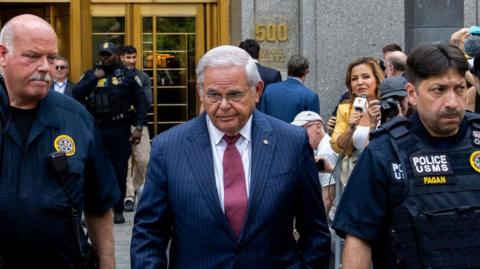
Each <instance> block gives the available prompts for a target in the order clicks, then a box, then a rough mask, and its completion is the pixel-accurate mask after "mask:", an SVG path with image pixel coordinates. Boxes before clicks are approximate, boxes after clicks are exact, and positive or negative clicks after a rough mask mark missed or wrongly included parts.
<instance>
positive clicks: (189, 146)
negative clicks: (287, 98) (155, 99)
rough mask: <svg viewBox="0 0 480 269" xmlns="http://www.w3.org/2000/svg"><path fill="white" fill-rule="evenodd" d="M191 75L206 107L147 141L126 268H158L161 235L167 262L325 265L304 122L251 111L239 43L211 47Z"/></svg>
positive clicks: (253, 73)
mask: <svg viewBox="0 0 480 269" xmlns="http://www.w3.org/2000/svg"><path fill="white" fill-rule="evenodd" d="M197 78H198V80H197V85H198V93H199V95H200V99H201V101H202V104H203V106H204V108H205V111H206V113H203V114H201V115H200V116H199V117H197V118H194V119H192V120H190V121H188V122H186V123H185V124H182V125H179V126H177V127H175V128H172V129H170V130H168V131H166V132H164V133H162V134H161V135H160V136H158V137H156V138H155V139H154V141H153V144H152V153H151V158H150V163H149V167H148V171H147V178H146V182H145V188H144V193H143V194H142V197H141V199H140V203H139V206H138V209H137V212H136V215H135V226H134V229H133V238H132V247H131V258H132V259H131V260H132V268H134V269H140V268H142V269H143V268H166V266H167V257H166V250H167V246H168V244H169V241H170V240H171V247H170V252H169V254H170V258H169V259H168V262H169V264H170V265H169V266H170V267H171V268H193V267H196V268H219V269H220V268H328V260H329V253H330V251H329V247H330V238H329V236H330V235H329V231H328V228H327V224H326V219H325V212H324V208H323V203H322V197H321V193H320V185H319V183H318V174H317V171H316V168H315V162H314V158H313V154H312V150H311V148H310V145H309V144H308V138H307V134H306V132H305V131H303V130H301V129H299V128H296V127H294V126H292V125H289V124H287V123H283V122H281V121H279V120H276V119H273V118H271V117H269V116H267V115H265V114H263V113H260V112H258V111H255V104H256V102H257V101H258V99H259V96H260V94H261V91H262V88H263V82H262V81H261V79H260V76H259V74H258V71H257V68H256V66H255V62H254V61H253V59H252V58H251V57H250V56H249V55H248V53H247V52H245V51H244V50H243V49H240V48H237V47H233V46H221V47H217V48H214V49H212V50H210V51H209V52H207V53H206V54H205V55H204V56H203V57H202V59H201V60H200V62H199V64H198V67H197ZM294 220H295V228H296V230H297V231H298V232H299V234H300V239H298V241H297V240H295V237H294V236H293V233H292V231H293V229H294Z"/></svg>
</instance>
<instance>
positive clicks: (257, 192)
mask: <svg viewBox="0 0 480 269" xmlns="http://www.w3.org/2000/svg"><path fill="white" fill-rule="evenodd" d="M274 151H275V139H274V137H273V136H272V128H271V125H270V122H269V121H268V120H267V118H266V116H265V115H264V114H262V113H259V112H258V111H255V112H254V114H253V120H252V157H251V160H250V165H251V177H250V195H249V199H248V209H247V217H246V219H245V223H244V227H243V231H242V234H241V236H240V241H241V240H242V239H243V238H245V237H246V236H247V235H248V234H246V232H247V231H248V227H249V224H250V223H251V222H252V221H255V219H254V216H255V210H256V208H257V207H258V205H259V203H260V202H261V197H262V195H263V191H264V189H265V184H266V182H267V177H268V174H269V171H270V165H271V164H272V158H273V153H274Z"/></svg>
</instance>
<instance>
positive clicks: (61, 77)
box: [50, 56, 75, 96]
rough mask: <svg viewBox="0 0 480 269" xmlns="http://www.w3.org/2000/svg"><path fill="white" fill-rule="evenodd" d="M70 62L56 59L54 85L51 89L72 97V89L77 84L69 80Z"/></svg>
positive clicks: (60, 58)
mask: <svg viewBox="0 0 480 269" xmlns="http://www.w3.org/2000/svg"><path fill="white" fill-rule="evenodd" d="M68 67H69V65H68V60H67V59H66V58H64V57H61V56H58V57H56V58H55V72H54V73H53V83H52V86H51V88H50V89H52V90H54V91H56V92H59V93H62V94H65V95H68V96H72V89H73V87H74V86H75V83H73V82H71V81H70V80H68Z"/></svg>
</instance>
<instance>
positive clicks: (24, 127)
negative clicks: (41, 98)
mask: <svg viewBox="0 0 480 269" xmlns="http://www.w3.org/2000/svg"><path fill="white" fill-rule="evenodd" d="M37 111H38V108H37V107H35V108H32V109H20V108H16V107H10V115H11V117H12V121H13V122H14V123H15V126H16V127H17V130H18V132H19V133H20V136H21V137H22V141H23V142H25V141H26V140H27V136H28V133H30V129H31V128H32V124H33V121H34V120H35V117H36V116H37Z"/></svg>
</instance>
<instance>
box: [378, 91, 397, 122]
mask: <svg viewBox="0 0 480 269" xmlns="http://www.w3.org/2000/svg"><path fill="white" fill-rule="evenodd" d="M399 105H400V102H398V101H397V100H396V99H394V98H392V97H390V98H387V99H383V100H380V113H381V115H382V118H381V120H380V122H381V123H382V124H383V123H385V122H387V121H389V120H391V119H392V118H394V117H396V116H397V115H398V113H399V112H400V111H399V110H398V107H399Z"/></svg>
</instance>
